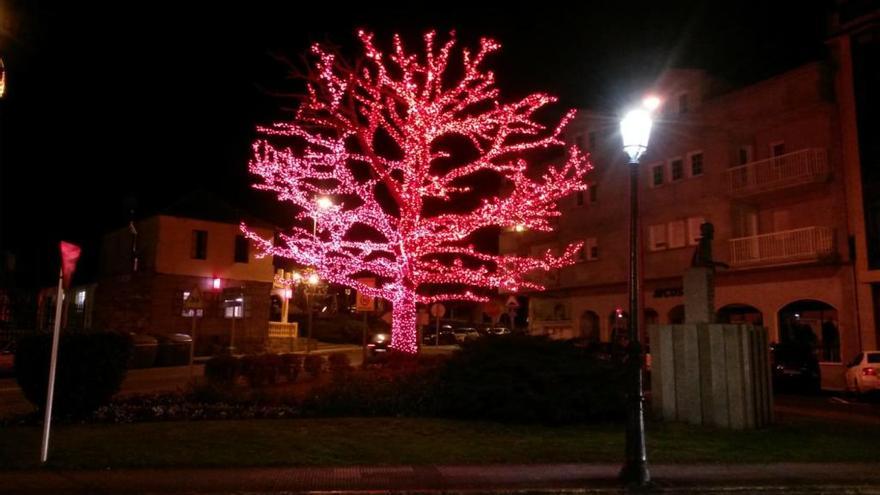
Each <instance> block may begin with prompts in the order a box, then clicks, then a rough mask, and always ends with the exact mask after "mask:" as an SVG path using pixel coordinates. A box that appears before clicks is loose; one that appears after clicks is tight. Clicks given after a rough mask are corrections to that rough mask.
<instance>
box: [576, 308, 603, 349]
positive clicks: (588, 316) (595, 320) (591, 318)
mask: <svg viewBox="0 0 880 495" xmlns="http://www.w3.org/2000/svg"><path fill="white" fill-rule="evenodd" d="M578 336H579V337H580V338H582V339H585V340H586V341H587V342H599V315H597V314H596V313H594V312H593V311H590V310H586V311H584V312H583V313H582V314H581V322H580V333H579V335H578Z"/></svg>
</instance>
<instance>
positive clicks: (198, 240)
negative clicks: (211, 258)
mask: <svg viewBox="0 0 880 495" xmlns="http://www.w3.org/2000/svg"><path fill="white" fill-rule="evenodd" d="M190 256H191V257H192V259H194V260H206V259H208V231H207V230H193V231H192V250H191V252H190Z"/></svg>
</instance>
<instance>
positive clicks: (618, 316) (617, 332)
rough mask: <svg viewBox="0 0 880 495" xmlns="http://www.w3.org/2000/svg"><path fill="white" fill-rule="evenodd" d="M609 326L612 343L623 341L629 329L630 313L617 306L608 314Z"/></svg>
mask: <svg viewBox="0 0 880 495" xmlns="http://www.w3.org/2000/svg"><path fill="white" fill-rule="evenodd" d="M608 328H610V329H611V338H610V342H611V343H621V340H623V339H626V338H627V332H628V331H629V313H627V312H626V311H624V310H622V309H621V308H617V309H615V310H614V311H612V312H611V314H610V315H608Z"/></svg>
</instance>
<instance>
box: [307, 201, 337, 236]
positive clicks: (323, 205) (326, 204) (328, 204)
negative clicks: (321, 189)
mask: <svg viewBox="0 0 880 495" xmlns="http://www.w3.org/2000/svg"><path fill="white" fill-rule="evenodd" d="M315 203H316V204H317V205H318V210H317V211H315V213H313V214H312V235H313V236H314V235H318V213H319V212H320V211H323V210H329V209H330V208H332V207H333V200H332V199H330V198H328V197H327V196H321V197H320V198H318V199H316V200H315Z"/></svg>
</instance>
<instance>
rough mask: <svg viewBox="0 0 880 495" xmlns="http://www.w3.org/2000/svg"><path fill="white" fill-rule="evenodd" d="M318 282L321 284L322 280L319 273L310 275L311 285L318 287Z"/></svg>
mask: <svg viewBox="0 0 880 495" xmlns="http://www.w3.org/2000/svg"><path fill="white" fill-rule="evenodd" d="M318 282H320V279H319V278H318V274H317V273H313V274H311V275H309V285H318Z"/></svg>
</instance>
